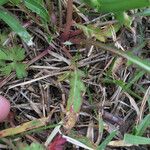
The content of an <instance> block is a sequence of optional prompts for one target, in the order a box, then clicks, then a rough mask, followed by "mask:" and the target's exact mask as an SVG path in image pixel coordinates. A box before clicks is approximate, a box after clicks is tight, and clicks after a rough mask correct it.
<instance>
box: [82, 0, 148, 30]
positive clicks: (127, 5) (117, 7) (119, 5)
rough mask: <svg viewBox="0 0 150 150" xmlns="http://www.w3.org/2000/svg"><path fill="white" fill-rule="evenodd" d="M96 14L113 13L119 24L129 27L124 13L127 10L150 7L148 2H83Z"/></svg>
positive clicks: (144, 0) (108, 0) (97, 0)
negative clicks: (94, 10)
mask: <svg viewBox="0 0 150 150" xmlns="http://www.w3.org/2000/svg"><path fill="white" fill-rule="evenodd" d="M83 1H84V2H85V3H87V4H88V5H89V6H91V7H92V8H94V9H96V10H97V11H98V12H102V13H107V12H113V13H114V14H115V16H116V18H117V19H118V20H119V22H120V23H121V24H124V25H125V26H127V27H130V24H131V22H132V21H131V19H130V17H129V16H128V15H127V14H126V13H125V11H127V10H131V9H137V8H142V7H148V6H150V1H149V0H132V1H131V0H123V1H121V0H83Z"/></svg>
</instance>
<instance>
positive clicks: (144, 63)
mask: <svg viewBox="0 0 150 150" xmlns="http://www.w3.org/2000/svg"><path fill="white" fill-rule="evenodd" d="M122 56H123V57H125V58H127V59H128V60H129V61H131V62H132V63H133V64H136V65H137V66H139V67H140V68H142V69H144V70H146V71H147V72H149V73H150V62H149V61H148V60H144V59H143V60H142V59H141V58H139V57H137V56H135V55H133V54H132V53H125V52H123V53H122Z"/></svg>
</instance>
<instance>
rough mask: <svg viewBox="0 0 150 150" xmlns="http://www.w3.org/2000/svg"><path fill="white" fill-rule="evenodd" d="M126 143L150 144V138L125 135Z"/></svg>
mask: <svg viewBox="0 0 150 150" xmlns="http://www.w3.org/2000/svg"><path fill="white" fill-rule="evenodd" d="M124 141H125V142H126V143H128V144H134V145H145V144H150V138H146V137H141V136H136V135H131V134H125V136H124Z"/></svg>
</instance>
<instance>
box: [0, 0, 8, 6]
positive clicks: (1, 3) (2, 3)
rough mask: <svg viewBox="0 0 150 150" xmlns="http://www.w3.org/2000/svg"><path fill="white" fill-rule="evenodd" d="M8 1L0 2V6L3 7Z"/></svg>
mask: <svg viewBox="0 0 150 150" xmlns="http://www.w3.org/2000/svg"><path fill="white" fill-rule="evenodd" d="M8 1H9V0H0V5H4V4H6V3H7V2H8Z"/></svg>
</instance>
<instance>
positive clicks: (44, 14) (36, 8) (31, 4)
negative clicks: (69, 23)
mask: <svg viewBox="0 0 150 150" xmlns="http://www.w3.org/2000/svg"><path fill="white" fill-rule="evenodd" d="M25 6H26V7H27V8H28V9H30V10H32V11H33V12H35V13H36V14H37V15H39V16H40V17H41V18H42V19H43V20H44V22H47V23H48V22H49V21H50V17H49V14H48V11H47V10H46V8H45V7H44V6H43V5H41V4H40V3H39V2H37V1H36V0H32V1H31V0H25Z"/></svg>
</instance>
